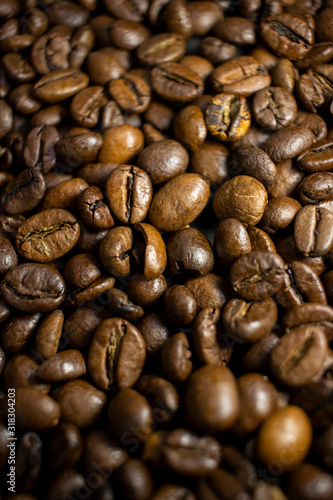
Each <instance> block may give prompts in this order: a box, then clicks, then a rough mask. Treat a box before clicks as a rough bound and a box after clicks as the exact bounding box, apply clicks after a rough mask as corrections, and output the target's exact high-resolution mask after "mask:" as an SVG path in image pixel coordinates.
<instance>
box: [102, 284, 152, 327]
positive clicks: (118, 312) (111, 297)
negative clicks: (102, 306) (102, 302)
mask: <svg viewBox="0 0 333 500" xmlns="http://www.w3.org/2000/svg"><path fill="white" fill-rule="evenodd" d="M108 308H109V309H110V311H111V313H112V314H113V315H114V316H116V317H120V318H123V319H126V320H127V321H130V322H135V321H137V320H138V319H140V318H141V317H142V316H143V314H144V310H143V309H142V307H140V306H138V305H136V304H133V302H131V301H130V300H129V298H128V296H127V295H126V293H125V292H122V291H121V290H118V289H117V288H112V290H110V291H109V292H108Z"/></svg>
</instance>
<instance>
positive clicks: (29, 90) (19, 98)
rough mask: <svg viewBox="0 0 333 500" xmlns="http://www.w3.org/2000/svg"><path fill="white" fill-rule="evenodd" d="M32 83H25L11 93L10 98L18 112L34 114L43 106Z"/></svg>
mask: <svg viewBox="0 0 333 500" xmlns="http://www.w3.org/2000/svg"><path fill="white" fill-rule="evenodd" d="M36 97H37V96H35V93H34V86H33V84H32V83H23V84H22V85H19V86H18V87H16V88H15V89H14V90H12V91H11V92H10V94H9V97H8V100H9V103H10V104H11V105H12V107H13V108H14V109H15V111H17V112H18V113H21V114H23V115H32V114H34V113H37V112H38V111H39V110H40V109H41V108H42V103H41V102H40V100H38V99H39V98H36Z"/></svg>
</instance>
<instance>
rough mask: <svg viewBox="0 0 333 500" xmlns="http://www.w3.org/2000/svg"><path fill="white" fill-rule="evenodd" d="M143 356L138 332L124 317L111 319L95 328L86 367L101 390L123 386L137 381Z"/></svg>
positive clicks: (143, 359)
mask: <svg viewBox="0 0 333 500" xmlns="http://www.w3.org/2000/svg"><path fill="white" fill-rule="evenodd" d="M145 358H146V351H145V343H144V340H143V338H142V336H141V334H140V332H139V331H138V330H137V329H136V328H135V327H134V326H133V325H131V324H130V323H128V322H127V321H126V320H123V319H120V318H112V319H108V320H105V321H103V322H102V323H101V325H100V326H99V327H98V328H97V330H96V332H95V335H94V338H93V340H92V343H91V347H90V351H89V358H88V368H89V373H90V376H91V377H92V379H93V381H94V382H95V384H96V385H97V386H98V387H100V388H101V389H103V390H107V389H115V388H116V387H117V388H119V389H126V388H127V387H132V386H133V385H134V384H135V382H136V381H137V380H138V378H139V376H140V374H141V371H142V368H143V365H144V362H145Z"/></svg>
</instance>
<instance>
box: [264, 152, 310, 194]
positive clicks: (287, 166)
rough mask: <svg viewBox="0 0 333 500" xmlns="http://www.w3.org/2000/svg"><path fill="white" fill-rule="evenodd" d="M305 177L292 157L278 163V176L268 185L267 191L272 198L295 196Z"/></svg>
mask: <svg viewBox="0 0 333 500" xmlns="http://www.w3.org/2000/svg"><path fill="white" fill-rule="evenodd" d="M303 177H304V173H303V172H301V171H300V170H299V168H297V167H296V166H295V165H294V163H293V162H292V161H291V160H290V159H288V160H283V161H281V162H279V163H277V168H276V176H275V177H274V179H273V181H272V182H271V184H270V185H268V186H267V192H268V194H269V195H270V196H271V197H272V198H276V197H277V196H293V195H294V194H295V192H296V188H297V186H298V184H299V183H300V182H301V180H302V179H303Z"/></svg>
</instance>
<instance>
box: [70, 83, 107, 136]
mask: <svg viewBox="0 0 333 500" xmlns="http://www.w3.org/2000/svg"><path fill="white" fill-rule="evenodd" d="M105 102H106V98H105V96H104V89H103V87H102V86H94V87H87V88H86V89H83V90H81V92H79V93H78V94H76V96H74V98H73V99H72V102H71V108H70V114H71V117H72V118H73V120H74V121H75V122H76V123H77V124H78V125H80V126H81V127H89V128H90V127H94V126H95V125H97V123H98V120H99V115H100V110H101V107H102V106H103V104H105Z"/></svg>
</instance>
